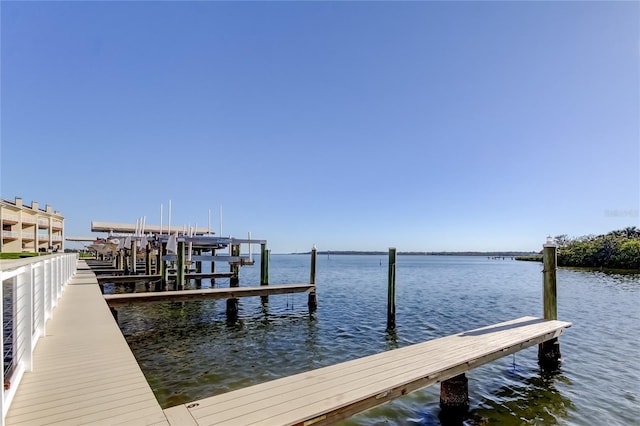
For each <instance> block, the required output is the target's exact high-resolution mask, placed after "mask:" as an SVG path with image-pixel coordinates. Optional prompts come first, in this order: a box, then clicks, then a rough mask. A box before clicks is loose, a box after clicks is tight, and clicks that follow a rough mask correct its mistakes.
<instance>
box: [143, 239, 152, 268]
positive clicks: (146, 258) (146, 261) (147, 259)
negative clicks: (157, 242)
mask: <svg viewBox="0 0 640 426" xmlns="http://www.w3.org/2000/svg"><path fill="white" fill-rule="evenodd" d="M151 272H152V271H151V242H150V241H148V242H147V246H146V247H145V251H144V273H145V274H146V275H151Z"/></svg>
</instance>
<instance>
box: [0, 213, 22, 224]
mask: <svg viewBox="0 0 640 426" xmlns="http://www.w3.org/2000/svg"><path fill="white" fill-rule="evenodd" d="M19 221H20V217H19V216H18V215H17V214H10V213H3V214H2V223H8V224H11V225H15V224H16V223H18V222H19Z"/></svg>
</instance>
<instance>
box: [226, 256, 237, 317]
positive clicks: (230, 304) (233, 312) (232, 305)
mask: <svg viewBox="0 0 640 426" xmlns="http://www.w3.org/2000/svg"><path fill="white" fill-rule="evenodd" d="M231 256H240V246H239V245H237V244H232V245H231ZM229 272H231V273H232V274H233V275H232V276H231V277H230V278H229V287H240V278H239V277H238V274H239V272H240V261H238V262H232V263H230V265H229ZM239 305H240V304H239V303H238V299H237V298H235V297H232V298H230V299H227V321H235V320H236V319H237V318H238V310H239V309H240V308H239Z"/></svg>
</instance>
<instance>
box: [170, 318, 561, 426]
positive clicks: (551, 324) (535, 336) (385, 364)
mask: <svg viewBox="0 0 640 426" xmlns="http://www.w3.org/2000/svg"><path fill="white" fill-rule="evenodd" d="M570 326H571V324H570V323H568V322H564V321H557V320H543V319H537V318H534V317H523V318H519V319H516V320H512V321H507V322H504V323H500V324H495V325H491V326H488V327H484V328H480V329H477V330H472V331H467V332H464V333H459V334H455V335H452V336H447V337H442V338H439V339H435V340H430V341H427V342H424V343H418V344H415V345H412V346H407V347H404V348H401V349H395V350H392V351H387V352H382V353H379V354H376V355H371V356H367V357H364V358H359V359H355V360H352V361H347V362H344V363H341V364H336V365H331V366H328V367H324V368H320V369H317V370H312V371H308V372H305V373H301V374H296V375H294V376H289V377H284V378H282V379H277V380H273V381H270V382H266V383H262V384H259V385H255V386H251V387H248V388H244V389H239V390H236V391H233V392H229V393H225V394H222V395H218V396H214V397H211V398H206V399H202V400H199V401H195V402H192V403H189V404H183V405H178V406H175V407H171V408H168V409H166V410H165V413H166V415H167V418H168V419H169V421H170V422H171V423H172V424H180V425H185V426H187V425H194V426H195V425H225V426H234V425H238V426H239V425H243V426H245V425H311V424H313V425H316V426H318V425H328V424H333V423H335V422H337V421H339V420H342V419H345V418H348V417H350V416H352V415H354V414H356V413H359V412H361V411H364V410H367V409H369V408H372V407H375V406H377V405H381V404H383V403H385V402H388V401H390V400H392V399H395V398H397V397H399V396H402V395H406V394H408V393H411V392H413V391H415V390H418V389H421V388H424V387H427V386H430V385H432V384H435V383H438V382H441V381H444V380H447V379H450V378H452V377H454V376H457V375H458V374H461V373H464V372H466V371H468V370H470V369H472V368H475V367H478V366H480V365H483V364H486V363H488V362H490V361H493V360H496V359H498V358H501V357H503V356H505V355H509V354H512V353H514V352H517V351H519V350H521V349H524V348H526V347H529V346H533V345H536V344H538V343H541V342H543V341H547V340H550V339H553V338H555V337H558V336H559V335H560V334H561V333H562V331H563V330H564V329H565V328H567V327H570Z"/></svg>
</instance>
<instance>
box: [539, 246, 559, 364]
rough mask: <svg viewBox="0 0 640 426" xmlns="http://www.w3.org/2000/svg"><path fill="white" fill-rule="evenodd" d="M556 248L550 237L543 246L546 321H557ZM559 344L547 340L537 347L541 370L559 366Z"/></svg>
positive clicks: (543, 293) (552, 340) (555, 339)
mask: <svg viewBox="0 0 640 426" xmlns="http://www.w3.org/2000/svg"><path fill="white" fill-rule="evenodd" d="M557 249H558V248H557V246H556V244H555V243H554V242H553V239H552V238H551V237H548V238H547V242H546V244H544V246H543V252H542V262H543V265H544V266H543V270H542V274H543V279H542V282H543V285H542V287H543V292H542V297H543V311H544V312H543V314H544V319H546V320H557V319H558V294H557V283H556V270H557V255H558V253H557ZM560 361H561V354H560V342H559V341H558V338H557V337H556V338H553V339H551V340H547V341H546V342H542V343H540V345H538V362H539V364H540V366H541V367H542V368H543V369H546V370H555V369H557V368H558V366H559V365H560Z"/></svg>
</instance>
